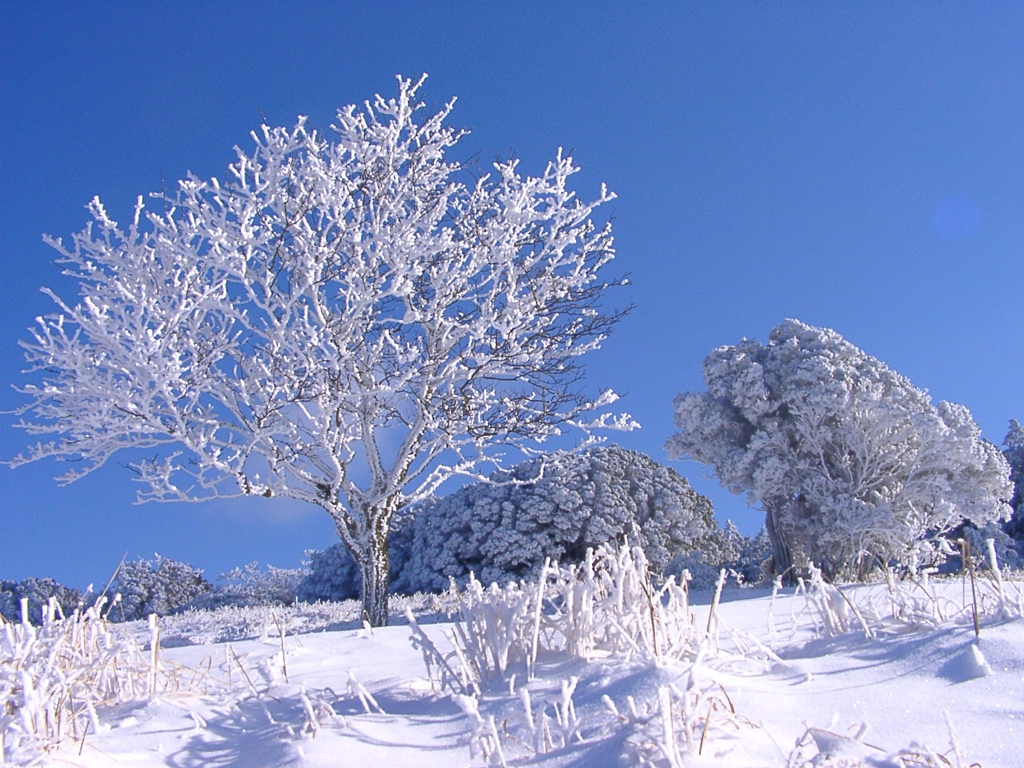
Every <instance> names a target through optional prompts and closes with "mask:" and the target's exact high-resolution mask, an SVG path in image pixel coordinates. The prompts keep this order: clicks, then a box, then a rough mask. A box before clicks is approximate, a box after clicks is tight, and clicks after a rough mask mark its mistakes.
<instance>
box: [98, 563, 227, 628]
mask: <svg viewBox="0 0 1024 768" xmlns="http://www.w3.org/2000/svg"><path fill="white" fill-rule="evenodd" d="M210 586H211V585H210V582H208V581H207V580H206V579H204V578H203V572H202V571H200V570H198V569H196V568H193V567H192V566H191V565H188V564H187V563H180V562H178V561H177V560H171V559H170V558H168V557H157V559H156V560H155V561H152V560H131V561H128V562H125V563H122V564H121V567H120V568H119V569H118V571H117V576H116V578H115V579H114V583H113V584H112V585H111V592H112V593H114V594H117V595H120V596H121V598H120V601H119V605H118V606H115V607H114V608H113V609H112V610H111V612H110V614H109V615H110V616H111V618H119V619H123V620H125V621H135V620H136V619H144V618H146V617H147V616H149V614H151V613H155V614H158V615H160V616H166V615H167V614H169V613H172V612H174V611H175V610H177V609H179V608H182V607H184V606H185V605H187V604H188V603H189V601H191V600H193V599H194V598H196V597H198V596H199V595H202V594H204V593H206V592H209V591H210Z"/></svg>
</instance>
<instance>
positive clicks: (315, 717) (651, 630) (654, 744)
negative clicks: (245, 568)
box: [0, 558, 1024, 768]
mask: <svg viewBox="0 0 1024 768" xmlns="http://www.w3.org/2000/svg"><path fill="white" fill-rule="evenodd" d="M630 565H631V564H630V563H629V562H625V564H624V565H623V561H622V559H621V558H620V561H619V563H618V565H616V563H615V562H614V561H608V560H603V561H598V562H597V563H596V564H592V567H590V566H581V567H580V568H579V569H576V570H574V571H565V572H559V571H557V569H550V570H549V572H548V577H549V578H548V582H547V584H548V585H547V587H546V589H547V590H548V591H547V593H546V595H545V602H541V603H539V604H538V603H537V602H536V600H535V599H534V595H535V590H536V586H535V585H532V586H531V585H524V587H523V588H522V589H513V590H505V591H497V590H491V591H488V590H484V589H483V588H482V587H479V588H478V589H477V591H476V593H475V595H474V594H473V593H472V588H473V585H471V588H470V591H469V592H467V593H463V595H462V596H461V600H462V617H463V619H464V620H465V621H464V623H462V624H458V623H456V622H452V621H441V622H437V623H425V622H426V621H429V620H431V619H432V618H437V612H438V611H439V610H441V609H442V608H443V607H444V605H443V604H444V601H445V600H449V601H454V600H455V597H454V596H451V595H450V596H448V597H447V598H434V599H431V600H412V601H406V602H404V603H403V604H402V605H398V606H396V607H397V608H399V609H403V608H406V607H411V608H413V609H414V611H415V612H417V613H418V614H419V615H420V616H421V620H420V623H419V624H418V625H417V626H410V625H408V624H407V623H405V620H404V619H403V618H402V617H401V615H399V614H396V615H395V616H394V621H395V624H394V625H392V626H389V627H386V628H378V629H373V630H369V629H364V628H360V627H359V626H358V623H357V621H356V618H355V617H356V611H357V606H356V605H355V604H354V603H352V604H349V605H344V604H341V605H335V606H330V607H327V606H307V607H305V608H302V607H300V608H296V609H291V610H289V609H280V608H279V609H277V610H276V612H275V611H272V610H270V609H261V610H251V611H246V610H244V609H230V610H222V611H219V612H211V613H195V614H190V615H185V616H181V617H174V618H170V619H165V620H162V621H161V624H160V627H159V629H160V631H161V632H162V642H161V647H160V648H159V652H158V653H157V654H156V655H155V657H154V654H153V651H152V649H151V648H148V649H147V648H146V647H145V644H146V643H147V642H148V638H149V637H150V636H151V628H150V627H148V626H146V625H145V624H137V625H134V626H129V629H130V630H131V631H134V632H135V633H136V635H137V636H138V638H139V640H140V643H139V646H137V647H139V649H140V657H139V658H140V659H141V661H140V662H139V663H141V664H142V665H143V667H145V665H146V664H148V663H150V662H152V661H153V660H155V661H156V663H157V666H158V667H159V670H160V675H161V676H162V677H161V680H163V682H162V683H160V685H161V686H163V687H162V689H161V690H159V692H158V693H157V694H155V695H152V696H150V695H142V696H139V697H137V698H136V699H134V700H126V701H123V702H122V703H118V704H104V703H100V704H99V705H98V706H97V707H96V719H95V721H92V722H95V723H96V725H94V726H92V727H88V726H87V727H86V728H85V729H84V730H85V734H84V740H83V738H82V733H81V730H82V729H79V732H78V734H77V736H75V737H65V738H64V740H63V742H62V743H61V744H60V745H59V746H58V747H57V748H55V749H52V750H50V751H49V752H48V753H46V755H45V756H44V757H41V758H39V759H40V760H42V761H44V764H52V765H78V766H87V767H88V768H98V767H99V766H125V765H130V766H154V767H155V766H179V767H186V766H224V767H226V766H286V765H294V766H300V765H301V766H339V765H342V766H367V765H375V764H379V765H387V766H389V768H398V767H400V766H423V765H430V766H477V765H487V764H492V765H500V764H502V763H503V762H504V763H506V764H510V765H511V764H521V765H530V766H545V767H551V768H555V767H557V768H562V767H567V766H577V765H578V766H584V765H585V766H616V765H643V764H649V765H659V766H682V765H686V766H712V765H713V766H735V767H736V768H740V767H742V768H752V767H753V766H786V767H787V768H790V767H795V766H811V765H814V766H858V765H865V766H943V765H952V766H962V768H967V766H970V765H974V764H979V765H982V766H985V767H986V768H990V767H991V766H1012V765H1019V764H1021V762H1022V759H1021V757H1020V746H1019V745H1020V737H1021V727H1022V726H1021V723H1022V720H1024V620H1022V619H1021V610H1020V609H1021V604H1022V602H1021V593H1020V591H1019V589H1018V587H1017V585H1015V584H1010V583H1007V584H1004V585H1000V584H999V583H997V582H992V581H985V580H979V582H978V585H977V593H978V607H979V611H980V616H981V626H980V640H979V639H976V637H975V630H974V626H973V619H972V606H973V605H974V600H973V599H972V590H971V585H970V582H964V581H962V580H943V581H935V582H928V581H921V580H918V581H915V582H895V583H890V584H878V585H867V586H858V587H852V588H847V589H844V590H843V592H842V593H840V592H839V591H837V590H835V589H833V588H832V587H830V586H828V585H826V584H824V583H822V582H820V581H819V582H818V583H817V584H809V585H807V586H806V587H803V588H801V589H798V590H792V589H790V590H783V591H777V592H776V593H774V594H773V592H772V591H771V590H754V589H744V590H726V591H725V592H724V595H723V598H722V600H721V601H720V602H718V603H717V604H715V603H714V601H713V599H712V597H713V596H712V595H710V594H706V593H705V594H699V595H692V596H690V599H689V601H687V597H686V596H685V594H683V593H682V591H681V590H678V591H672V590H670V591H668V592H665V593H663V594H662V595H661V599H660V601H658V600H655V599H654V595H653V593H651V600H650V601H648V600H646V599H644V594H645V590H649V589H650V586H649V584H648V583H646V582H643V581H637V580H635V579H634V580H633V581H631V580H630V579H632V578H634V577H631V576H629V574H628V573H627V575H626V576H625V577H623V576H622V575H621V573H620V572H619V571H616V568H620V567H621V568H624V569H626V570H627V571H628V568H629V567H630ZM588 567H590V570H587V568H588ZM609 572H611V575H610V576H609ZM634 576H635V574H634ZM602 580H603V581H602ZM602 585H603V586H602ZM559 589H562V590H563V591H561V592H559V591H558V590H559ZM1000 589H1001V590H1002V592H1000ZM532 590H534V591H532ZM570 594H571V595H573V596H574V597H571V598H570V597H569V595H570ZM637 596H639V599H637ZM572 600H578V602H577V604H576V605H575V606H574V607H571V606H569V605H568V602H571V601H572ZM616 601H617V602H616ZM656 603H658V604H660V606H661V607H660V608H658V607H656ZM449 604H455V603H449ZM538 605H539V606H540V608H541V609H542V612H543V616H542V615H540V614H539V613H536V609H537V608H538ZM713 606H714V607H713ZM431 614H433V615H432V617H431ZM517 617H518V618H517ZM645 617H647V618H648V619H649V623H647V624H645V623H644V619H645ZM516 621H521V625H522V627H525V628H526V631H525V632H519V630H516V629H514V627H513V624H514V623H515V622H516ZM558 622H562V623H561V624H559V623H558ZM588 622H589V623H588ZM531 627H533V634H532V637H531V631H530V628H531ZM556 627H560V629H556ZM460 628H461V629H462V630H463V633H464V634H465V635H466V637H464V638H463V639H462V641H461V642H459V643H458V645H459V648H460V652H459V653H458V654H456V653H453V650H454V649H455V646H456V643H455V642H454V640H455V639H456V638H457V637H458V631H459V629H460ZM21 629H22V631H24V629H25V628H21ZM111 631H112V632H113V631H114V630H113V629H111ZM118 631H123V630H118ZM16 634H17V632H16V630H15V628H14V627H12V626H11V625H8V626H7V640H6V641H5V642H7V643H8V644H10V643H11V642H12V641H13V639H15V635H16ZM282 635H283V636H282ZM414 635H416V636H417V637H418V641H417V643H416V646H417V647H414V644H413V643H412V642H411V638H412V637H413V636H414ZM473 635H475V636H476V640H479V639H480V638H481V637H484V638H485V639H484V641H483V642H479V643H477V644H476V645H475V646H474V637H473ZM503 642H504V646H502V643H503ZM517 643H519V645H516V644H517ZM531 644H532V647H531ZM424 647H425V648H426V651H424V650H423V649H424ZM502 648H504V653H503V654H502V652H501V650H502ZM557 648H561V649H562V650H561V651H557V650H554V649H557ZM517 649H518V650H517ZM4 652H5V656H4V658H3V663H4V665H5V667H6V669H5V670H4V672H5V674H7V673H8V672H10V671H11V669H12V664H13V663H14V662H12V660H11V658H10V657H9V656H8V655H6V654H7V646H5V647H4ZM425 660H429V661H431V663H432V666H433V668H432V671H431V672H429V673H428V668H427V667H426V666H425ZM445 665H447V671H448V672H450V673H451V674H450V675H449V679H448V681H447V686H444V685H443V683H444V680H443V678H444V676H445V675H444V674H443V673H444V672H445V669H444V667H445ZM467 670H469V671H471V672H473V674H468V673H467ZM488 670H490V671H489V672H488ZM150 672H152V670H150ZM13 677H14V676H13V675H9V674H8V675H7V677H5V678H3V679H0V684H2V680H12V679H13ZM171 680H173V681H176V682H174V684H173V685H172V684H171V683H170V682H169V681H171ZM154 682H155V678H154ZM143 683H144V681H143ZM143 683H140V686H142V685H143ZM140 690H142V689H141V688H140ZM7 693H8V694H9V695H10V691H8V692H7ZM24 694H25V692H24V691H22V695H24ZM123 698H124V697H123ZM10 701H12V699H10V698H9V699H8V708H7V710H6V711H5V712H4V715H3V723H4V729H5V737H4V738H5V745H6V748H7V753H6V759H7V761H8V762H10V763H12V764H21V763H24V762H31V761H32V760H33V758H32V753H33V750H32V749H31V748H30V747H29V745H28V743H27V742H23V743H22V745H21V747H18V748H15V747H13V741H12V739H13V737H14V735H16V733H24V731H23V730H22V731H19V730H18V728H19V727H21V726H19V725H18V722H16V721H17V718H18V717H19V712H18V711H12V707H11V704H10ZM88 719H89V718H85V719H83V721H82V722H83V723H84V722H85V721H86V720H88Z"/></svg>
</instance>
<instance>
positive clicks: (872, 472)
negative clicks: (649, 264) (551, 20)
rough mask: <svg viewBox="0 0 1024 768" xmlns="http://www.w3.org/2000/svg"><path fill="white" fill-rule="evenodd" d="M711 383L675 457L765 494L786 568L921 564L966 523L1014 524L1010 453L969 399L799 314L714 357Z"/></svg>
mask: <svg viewBox="0 0 1024 768" xmlns="http://www.w3.org/2000/svg"><path fill="white" fill-rule="evenodd" d="M704 383H705V385H706V386H707V391H705V392H690V393H687V394H683V395H680V396H679V397H677V398H676V400H675V409H676V419H675V421H676V426H677V427H679V428H680V431H679V432H677V433H676V434H675V435H674V436H673V437H672V438H671V439H670V440H669V441H668V444H667V449H668V451H669V454H670V455H671V456H673V457H674V458H684V457H685V458H692V459H696V460H697V461H700V462H703V463H705V464H709V465H711V466H712V467H713V468H714V472H715V474H716V476H717V477H718V479H719V480H720V481H721V482H722V484H723V485H724V486H726V487H727V488H729V489H730V490H732V491H733V492H734V493H746V494H747V495H748V497H749V499H750V500H751V501H752V502H755V503H759V504H760V505H761V506H762V507H763V509H764V511H765V516H766V528H767V531H768V534H769V536H770V538H771V539H772V546H773V550H774V557H775V568H776V573H782V572H784V571H786V570H787V569H788V568H789V567H790V566H793V565H795V566H797V567H803V566H806V565H807V564H808V563H810V562H813V563H814V564H815V565H817V566H819V567H820V568H821V569H822V571H823V572H824V574H825V575H826V576H827V577H828V578H833V577H836V576H841V577H850V576H852V577H859V576H863V575H864V574H865V573H866V572H867V571H868V570H870V569H871V568H873V567H875V566H877V565H879V564H881V565H885V564H887V563H888V562H890V561H891V560H899V561H902V562H904V563H908V564H909V563H913V562H914V561H915V560H918V559H920V558H921V557H922V556H926V555H927V554H928V553H929V551H930V545H929V543H928V541H927V540H928V539H931V538H934V537H936V536H938V535H940V534H942V533H943V532H945V531H949V530H950V529H951V528H953V527H955V526H956V525H958V524H959V523H960V522H961V521H962V520H963V519H964V518H967V519H969V520H970V521H972V522H974V523H976V524H977V525H978V526H984V525H985V523H987V522H990V521H994V520H998V519H1005V518H1006V517H1007V516H1008V514H1009V507H1008V506H1007V504H1006V502H1007V500H1009V498H1010V494H1011V491H1012V488H1011V485H1010V482H1009V479H1008V467H1007V463H1006V460H1005V459H1004V458H1003V456H1002V454H1001V453H1000V452H999V449H998V448H996V447H995V446H994V445H992V444H991V443H989V442H988V441H986V440H983V439H982V438H981V433H980V430H979V429H978V426H977V425H976V424H975V423H974V421H973V419H972V418H971V415H970V413H969V412H968V411H967V409H966V408H964V407H963V406H961V405H956V404H953V403H947V402H940V403H939V404H938V405H933V404H932V402H931V399H930V398H929V397H928V394H927V393H926V392H925V391H923V390H920V389H918V388H916V387H914V386H913V385H912V384H911V383H910V381H908V380H907V379H906V378H905V377H903V376H900V375H899V374H898V373H896V372H895V371H892V370H891V369H889V368H888V367H887V366H886V365H885V364H884V363H882V362H881V361H879V360H876V359H875V358H873V357H870V356H869V355H867V354H865V353H864V352H862V351H861V350H860V349H858V348H857V347H855V346H853V345H852V344H850V343H849V342H848V341H846V340H845V339H843V338H842V337H841V336H840V335H839V334H837V333H835V332H834V331H831V330H828V329H823V328H815V327H812V326H808V325H804V324H803V323H800V322H798V321H796V320H787V321H786V322H784V323H782V324H781V325H779V326H778V327H777V328H775V329H774V330H772V332H771V336H770V339H769V342H768V344H767V345H764V346H762V345H761V344H760V343H759V342H757V341H755V340H751V339H744V340H743V341H741V342H740V343H739V344H737V345H735V346H729V347H721V348H719V349H716V350H715V351H714V352H712V353H711V355H709V356H708V358H707V359H706V360H705V361H704Z"/></svg>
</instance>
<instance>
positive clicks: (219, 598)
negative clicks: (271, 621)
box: [185, 562, 312, 610]
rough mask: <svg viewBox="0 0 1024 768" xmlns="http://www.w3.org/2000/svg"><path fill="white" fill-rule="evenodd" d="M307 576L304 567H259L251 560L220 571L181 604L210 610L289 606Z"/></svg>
mask: <svg viewBox="0 0 1024 768" xmlns="http://www.w3.org/2000/svg"><path fill="white" fill-rule="evenodd" d="M307 575H308V572H307V571H306V570H305V569H304V568H275V567H274V566H272V565H268V566H267V567H266V569H261V568H260V567H259V564H258V563H255V562H252V563H249V564H248V565H246V566H245V567H244V568H235V569H234V570H231V571H228V572H227V573H224V574H221V577H220V578H219V579H217V581H216V582H214V583H213V584H212V585H211V586H210V589H209V590H208V591H206V592H203V593H202V594H200V595H198V596H197V597H194V598H192V600H190V601H189V602H188V604H187V605H186V606H185V607H186V608H192V609H196V610H214V609H216V608H222V607H225V606H237V607H245V606H258V605H291V604H292V603H294V602H295V600H296V599H297V595H298V592H299V584H300V583H301V582H302V580H303V579H304V578H305V577H306V576H307ZM310 602H312V601H310Z"/></svg>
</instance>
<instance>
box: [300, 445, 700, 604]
mask: <svg viewBox="0 0 1024 768" xmlns="http://www.w3.org/2000/svg"><path fill="white" fill-rule="evenodd" d="M716 533H717V528H716V525H715V521H714V516H713V510H712V508H711V502H710V501H708V499H706V498H705V497H703V496H701V495H699V494H698V493H697V492H696V491H694V490H693V489H692V488H691V487H690V484H689V483H688V482H687V481H686V479H685V478H683V477H680V476H679V474H678V473H677V472H676V471H675V470H673V469H671V468H670V467H666V466H663V465H661V464H658V463H657V462H655V461H654V460H653V459H651V458H650V457H648V456H645V455H644V454H642V453H637V452H635V451H629V450H626V449H624V448H620V447H618V446H600V447H595V448H590V449H587V450H584V451H580V452H575V453H561V452H560V453H555V454H552V455H549V456H546V457H543V458H537V459H532V460H530V461H526V462H523V463H521V464H519V465H517V466H515V467H512V468H510V469H508V470H501V471H497V472H495V473H493V474H492V476H491V478H490V479H489V481H488V482H479V483H473V484H471V485H467V486H464V487H462V488H460V489H459V490H458V491H455V492H454V493H452V494H450V495H448V496H445V497H443V498H439V499H436V500H431V501H427V502H424V503H423V504H422V505H421V507H420V509H418V510H416V513H415V514H414V515H410V516H408V518H406V520H404V521H403V523H402V524H400V526H399V527H398V528H397V530H396V531H395V532H394V533H393V534H392V538H391V550H392V558H393V559H392V573H393V575H394V587H395V589H396V590H398V591H400V592H405V593H413V592H419V591H426V592H438V591H441V590H444V589H446V588H447V587H448V585H449V582H450V579H452V578H454V579H456V580H457V581H465V580H466V579H468V578H469V574H470V572H473V573H474V574H476V576H477V578H478V579H480V580H481V581H482V582H483V583H485V584H490V583H492V582H497V583H499V584H506V583H508V582H510V581H519V580H521V579H528V578H532V577H534V576H536V574H537V572H538V571H539V570H540V568H541V566H542V565H543V563H544V560H545V558H551V559H552V560H553V561H558V562H560V563H562V564H569V563H578V562H581V561H582V560H583V558H584V557H585V555H586V551H587V550H588V549H596V548H597V547H598V546H600V545H601V544H605V543H616V542H618V543H623V544H625V543H629V544H633V545H638V546H641V547H643V549H644V552H645V553H646V555H647V558H648V561H649V563H650V565H651V567H652V569H654V570H656V571H662V570H663V569H664V568H665V567H666V566H667V565H668V563H669V562H670V561H671V560H672V558H673V557H674V556H675V555H677V554H679V553H681V552H687V553H689V552H694V551H703V550H704V549H706V548H707V547H708V545H709V544H713V543H714V541H715V534H716ZM310 570H311V573H310V576H309V577H307V579H306V580H305V581H304V582H303V585H302V587H301V588H300V592H299V594H300V597H301V598H302V599H304V600H310V599H339V598H344V597H349V596H351V595H352V594H353V592H354V590H355V584H354V581H353V580H354V577H355V576H356V575H357V571H356V570H355V568H354V567H353V565H352V563H351V559H350V558H349V557H348V555H347V553H345V552H342V551H341V550H340V549H339V548H338V547H337V546H335V547H333V548H331V549H328V550H325V551H324V552H319V553H315V554H314V555H313V556H312V557H311V560H310Z"/></svg>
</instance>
